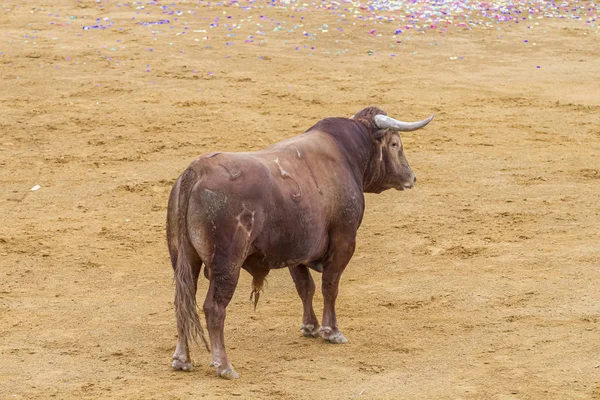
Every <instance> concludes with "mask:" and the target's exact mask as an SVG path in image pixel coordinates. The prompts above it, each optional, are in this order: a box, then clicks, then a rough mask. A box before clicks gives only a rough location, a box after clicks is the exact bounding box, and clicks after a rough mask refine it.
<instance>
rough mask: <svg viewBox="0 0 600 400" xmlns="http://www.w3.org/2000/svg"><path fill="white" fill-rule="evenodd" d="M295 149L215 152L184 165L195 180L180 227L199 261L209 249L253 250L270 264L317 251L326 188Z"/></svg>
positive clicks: (321, 244)
mask: <svg viewBox="0 0 600 400" xmlns="http://www.w3.org/2000/svg"><path fill="white" fill-rule="evenodd" d="M295 154H296V153H295V151H292V150H289V149H280V150H275V151H274V150H271V151H266V152H256V153H218V154H213V155H210V156H205V157H200V158H199V159H197V160H196V161H194V162H193V163H192V165H190V168H192V169H193V170H194V171H195V172H196V176H197V181H196V182H195V184H194V185H193V189H192V191H191V193H190V197H189V203H188V204H187V207H188V208H187V231H188V234H189V239H190V241H191V243H192V244H193V246H194V247H195V248H196V251H197V252H198V254H199V256H200V258H201V259H202V260H203V261H205V262H207V263H210V261H211V260H212V258H213V257H214V253H215V251H216V250H215V249H217V250H218V249H222V250H223V251H227V249H230V251H231V252H238V253H240V254H237V256H240V257H247V256H248V255H250V254H252V253H260V254H262V255H263V259H264V262H265V263H266V264H268V265H269V267H270V268H277V267H285V266H289V265H294V264H299V263H303V262H310V261H314V260H317V259H319V258H320V256H321V255H322V254H323V253H324V251H325V249H326V246H327V237H328V235H327V221H328V220H329V218H328V209H329V207H328V206H329V205H328V200H327V193H328V192H327V191H325V192H324V191H323V190H322V189H320V188H319V187H318V184H317V182H316V180H315V177H314V176H313V174H312V173H311V169H310V167H309V166H308V164H307V162H306V160H303V159H301V158H298V157H294V155H295ZM313 164H314V163H313ZM181 206H183V205H181ZM242 253H243V254H242Z"/></svg>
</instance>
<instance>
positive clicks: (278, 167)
mask: <svg viewBox="0 0 600 400" xmlns="http://www.w3.org/2000/svg"><path fill="white" fill-rule="evenodd" d="M432 118H433V116H431V117H430V118H428V119H426V120H423V121H420V122H414V123H406V122H401V121H397V120H394V119H392V118H390V117H387V116H386V114H385V112H384V111H382V110H380V109H378V108H375V107H369V108H365V109H364V110H362V111H360V112H358V113H357V114H355V115H354V116H353V117H352V118H327V119H324V120H322V121H319V122H318V123H317V124H316V125H315V126H313V127H312V128H310V129H309V130H308V131H306V132H305V133H304V134H302V135H298V136H296V137H292V138H290V139H288V140H285V141H283V142H280V143H277V144H274V145H272V146H270V147H269V148H267V149H265V150H261V151H257V152H247V153H213V154H209V155H205V156H202V157H200V158H198V159H196V160H194V161H193V162H192V163H191V165H190V166H189V167H188V168H187V169H186V170H185V171H184V172H183V174H182V175H181V176H180V177H179V179H177V182H176V183H175V185H174V186H173V189H172V191H171V196H170V198H169V208H168V214H167V240H168V245H169V253H170V255H171V262H172V264H173V268H174V270H175V286H176V289H175V311H176V316H177V332H178V335H179V339H178V342H177V349H176V350H175V354H174V355H173V364H172V366H173V368H174V369H179V370H184V371H189V370H191V368H192V362H191V359H190V352H189V348H188V342H189V340H195V339H196V338H197V337H198V336H200V337H201V339H202V340H203V341H204V343H205V344H206V340H205V338H204V333H203V331H202V327H201V325H200V319H199V317H198V313H197V311H196V289H197V283H198V277H199V275H200V269H201V267H202V264H203V263H204V264H205V265H206V266H205V269H204V275H205V276H206V278H207V279H208V280H209V282H210V284H209V287H208V293H207V295H206V300H205V301H204V307H203V310H204V314H205V315H206V324H207V328H208V333H209V336H210V344H211V348H212V349H211V350H212V363H211V365H212V366H215V367H216V369H217V374H218V375H219V376H221V377H223V378H227V379H233V378H237V377H238V374H237V373H236V372H235V370H234V369H233V366H232V365H231V363H230V362H229V360H228V359H227V355H226V353H225V341H224V336H223V326H224V322H225V309H226V307H227V305H228V304H229V301H230V300H231V297H232V296H233V292H234V291H235V288H236V286H237V282H238V278H239V275H240V269H241V268H243V269H245V270H246V271H248V272H249V273H250V274H251V275H252V277H253V281H252V294H253V295H254V301H255V305H256V301H258V297H259V294H260V290H261V288H262V285H263V281H264V279H265V277H266V276H267V274H268V273H269V270H270V269H273V268H284V267H287V268H289V270H290V273H291V275H292V278H293V280H294V283H295V284H296V289H297V291H298V294H299V295H300V297H301V299H302V303H303V306H304V316H303V319H302V326H301V330H302V334H303V335H304V336H309V337H316V336H321V337H323V338H324V339H325V340H327V341H329V342H331V343H346V342H347V340H346V338H345V337H344V335H342V332H341V331H340V330H339V328H338V325H337V321H336V316H335V300H336V297H337V294H338V284H339V281H340V277H341V275H342V272H343V271H344V268H345V267H346V265H347V264H348V262H349V261H350V258H351V257H352V254H353V253H354V247H355V241H356V231H357V230H358V227H359V226H360V223H361V221H362V217H363V213H364V209H365V200H364V195H363V193H364V192H368V193H381V192H382V191H384V190H387V189H397V190H404V189H409V188H412V187H413V186H414V184H415V181H416V178H415V175H414V173H413V172H412V170H411V169H410V166H409V165H408V161H407V160H406V157H405V156H404V152H403V149H402V143H401V141H400V136H399V135H398V131H412V130H415V129H419V128H421V127H423V126H425V125H427V124H428V123H429V121H431V119H432ZM309 268H311V269H314V270H316V271H319V272H322V291H323V303H324V304H323V319H322V326H321V327H319V321H318V320H317V317H316V315H315V312H314V310H313V306H312V299H313V295H314V292H315V284H314V282H313V280H312V277H311V275H310V272H309ZM206 346H207V349H208V345H207V344H206Z"/></svg>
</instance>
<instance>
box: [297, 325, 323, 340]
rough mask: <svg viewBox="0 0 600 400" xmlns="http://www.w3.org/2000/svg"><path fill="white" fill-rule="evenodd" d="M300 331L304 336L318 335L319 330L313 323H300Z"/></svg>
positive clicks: (313, 336)
mask: <svg viewBox="0 0 600 400" xmlns="http://www.w3.org/2000/svg"><path fill="white" fill-rule="evenodd" d="M300 331H301V332H302V336H304V337H312V338H315V337H319V335H320V332H319V327H318V326H316V327H315V326H314V325H313V324H307V325H304V324H302V326H300Z"/></svg>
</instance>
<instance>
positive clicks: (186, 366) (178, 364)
mask: <svg viewBox="0 0 600 400" xmlns="http://www.w3.org/2000/svg"><path fill="white" fill-rule="evenodd" d="M171 367H173V369H174V370H175V371H185V372H190V371H191V370H192V369H193V367H192V363H187V362H183V361H180V360H178V359H174V360H173V363H172V364H171Z"/></svg>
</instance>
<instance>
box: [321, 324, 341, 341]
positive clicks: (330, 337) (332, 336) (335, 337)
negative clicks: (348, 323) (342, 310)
mask: <svg viewBox="0 0 600 400" xmlns="http://www.w3.org/2000/svg"><path fill="white" fill-rule="evenodd" d="M319 333H320V334H321V337H322V338H323V339H325V340H326V341H328V342H329V343H333V344H344V343H348V339H346V338H345V337H344V335H342V332H340V331H339V330H337V329H336V330H335V331H334V330H333V329H331V328H330V327H329V326H324V327H321V329H320V330H319Z"/></svg>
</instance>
